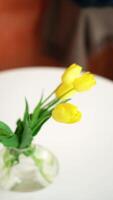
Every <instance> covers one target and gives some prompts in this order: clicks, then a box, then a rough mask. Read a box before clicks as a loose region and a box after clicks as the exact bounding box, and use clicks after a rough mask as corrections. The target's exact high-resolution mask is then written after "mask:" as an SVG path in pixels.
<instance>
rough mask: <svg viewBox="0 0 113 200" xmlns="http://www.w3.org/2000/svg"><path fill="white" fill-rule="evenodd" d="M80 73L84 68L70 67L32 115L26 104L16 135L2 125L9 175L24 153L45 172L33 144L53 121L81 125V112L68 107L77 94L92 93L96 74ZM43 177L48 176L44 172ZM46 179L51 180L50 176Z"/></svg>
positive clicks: (74, 65)
mask: <svg viewBox="0 0 113 200" xmlns="http://www.w3.org/2000/svg"><path fill="white" fill-rule="evenodd" d="M81 71H82V67H81V66H79V65H77V64H72V65H70V66H69V67H68V68H67V69H66V70H65V71H64V73H63V75H62V77H61V83H60V85H59V86H58V87H57V88H56V89H55V90H54V91H53V92H52V93H51V94H50V95H49V96H48V97H47V98H44V96H43V95H42V96H41V98H40V100H39V102H38V104H37V105H36V107H35V109H34V110H33V112H32V113H30V112H29V105H28V102H27V100H25V111H24V116H23V118H22V119H18V121H17V123H16V125H17V126H16V129H15V131H12V130H11V128H10V127H9V126H8V125H7V124H5V123H4V122H0V143H2V144H3V145H4V146H5V147H6V151H5V152H4V155H3V161H4V166H5V169H8V171H9V169H11V168H12V167H13V166H14V165H16V164H18V163H19V161H20V155H21V154H22V153H23V154H24V156H26V157H27V156H30V155H32V158H33V160H34V162H35V164H36V165H38V166H39V168H40V171H41V170H42V168H41V166H42V165H41V164H42V163H41V160H40V162H39V159H36V157H34V154H33V152H34V151H35V148H34V146H33V145H32V141H33V139H34V137H35V136H36V135H37V134H38V133H39V131H40V129H41V127H42V126H43V125H44V123H46V121H47V120H48V119H49V118H50V117H53V119H54V120H56V121H58V122H61V123H68V124H72V123H75V122H78V121H80V119H81V116H82V115H81V112H80V111H79V110H78V108H77V107H76V106H75V105H73V104H71V103H69V100H70V98H71V97H72V96H73V95H74V94H77V92H84V91H86V90H89V89H91V88H92V87H93V86H94V85H95V84H96V81H95V78H94V75H93V74H91V73H90V72H85V73H82V74H81ZM42 173H43V175H44V176H45V174H44V172H42ZM46 179H48V180H50V179H49V178H47V176H46Z"/></svg>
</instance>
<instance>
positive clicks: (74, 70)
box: [61, 64, 82, 84]
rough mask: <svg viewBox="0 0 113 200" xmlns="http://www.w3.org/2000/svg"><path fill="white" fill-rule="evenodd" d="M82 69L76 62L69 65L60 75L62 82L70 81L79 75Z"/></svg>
mask: <svg viewBox="0 0 113 200" xmlns="http://www.w3.org/2000/svg"><path fill="white" fill-rule="evenodd" d="M81 71H82V67H81V66H79V65H77V64H72V65H70V66H69V67H68V68H67V69H66V70H65V71H64V73H63V75H62V78H61V79H62V82H63V83H68V84H69V83H72V82H73V81H74V80H75V78H76V77H78V76H79V75H80V72H81Z"/></svg>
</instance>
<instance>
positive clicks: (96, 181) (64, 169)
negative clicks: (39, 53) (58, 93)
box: [0, 67, 113, 200]
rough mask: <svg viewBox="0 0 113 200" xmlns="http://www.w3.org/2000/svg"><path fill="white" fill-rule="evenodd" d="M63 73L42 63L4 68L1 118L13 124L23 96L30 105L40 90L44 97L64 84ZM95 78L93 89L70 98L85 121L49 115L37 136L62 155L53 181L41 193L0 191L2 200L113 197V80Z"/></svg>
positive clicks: (101, 199) (0, 87) (19, 113)
mask: <svg viewBox="0 0 113 200" xmlns="http://www.w3.org/2000/svg"><path fill="white" fill-rule="evenodd" d="M62 72H63V69H58V68H41V67H39V68H23V69H17V70H11V71H6V72H2V73H0V121H5V122H6V123H8V124H9V125H10V126H11V128H12V129H14V128H15V122H16V119H17V118H18V117H19V116H22V114H23V109H24V98H25V97H26V98H27V99H28V101H29V104H30V109H31V110H32V109H33V107H34V106H35V105H36V102H37V100H38V98H39V97H40V95H41V91H42V90H43V91H44V94H45V96H46V95H47V94H48V93H49V92H51V91H52V90H53V89H54V88H55V87H56V86H57V85H58V84H59V83H60V77H61V74H62ZM96 79H97V85H96V87H95V88H93V89H92V90H91V91H88V92H85V93H81V94H76V95H75V96H74V97H73V99H72V102H73V103H74V104H76V105H77V106H78V107H79V109H80V110H81V111H82V113H83V117H82V120H81V122H79V123H77V124H73V125H66V124H60V123H57V122H55V121H54V120H53V119H50V120H49V121H48V122H47V123H46V124H45V125H44V126H43V128H42V130H41V131H40V134H39V137H38V138H36V139H37V140H38V143H39V144H41V145H43V146H46V147H47V148H49V149H50V150H51V151H52V152H53V153H54V154H55V155H56V156H57V158H58V160H59V163H60V172H59V174H58V176H57V177H56V179H55V181H54V183H53V184H51V185H50V186H49V187H47V188H46V189H43V190H41V191H38V192H31V193H14V192H6V191H5V192H4V191H0V199H1V200H20V199H21V200H37V199H38V200H47V199H49V200H75V199H77V200H108V199H109V200H112V199H113V82H112V81H109V80H107V79H104V78H101V77H98V76H97V77H96Z"/></svg>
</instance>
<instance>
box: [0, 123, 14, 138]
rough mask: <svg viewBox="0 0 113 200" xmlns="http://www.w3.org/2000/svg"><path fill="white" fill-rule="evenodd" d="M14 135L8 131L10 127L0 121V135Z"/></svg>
mask: <svg viewBox="0 0 113 200" xmlns="http://www.w3.org/2000/svg"><path fill="white" fill-rule="evenodd" d="M13 134H14V133H13V132H12V130H11V129H10V127H9V126H8V125H7V124H5V123H4V122H1V121H0V135H4V136H12V135H13Z"/></svg>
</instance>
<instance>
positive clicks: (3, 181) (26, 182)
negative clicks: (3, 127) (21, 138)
mask: <svg viewBox="0 0 113 200" xmlns="http://www.w3.org/2000/svg"><path fill="white" fill-rule="evenodd" d="M57 173H58V161H57V159H56V157H55V156H54V155H53V154H52V153H51V152H50V151H49V150H47V149H46V148H44V147H42V146H39V145H32V146H30V147H29V148H26V149H12V148H5V147H4V148H3V149H2V150H1V151H0V188H2V189H5V190H13V191H20V192H28V191H35V190H40V189H43V188H45V187H47V186H48V185H49V184H50V183H52V182H53V180H54V178H55V176H56V175H57Z"/></svg>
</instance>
